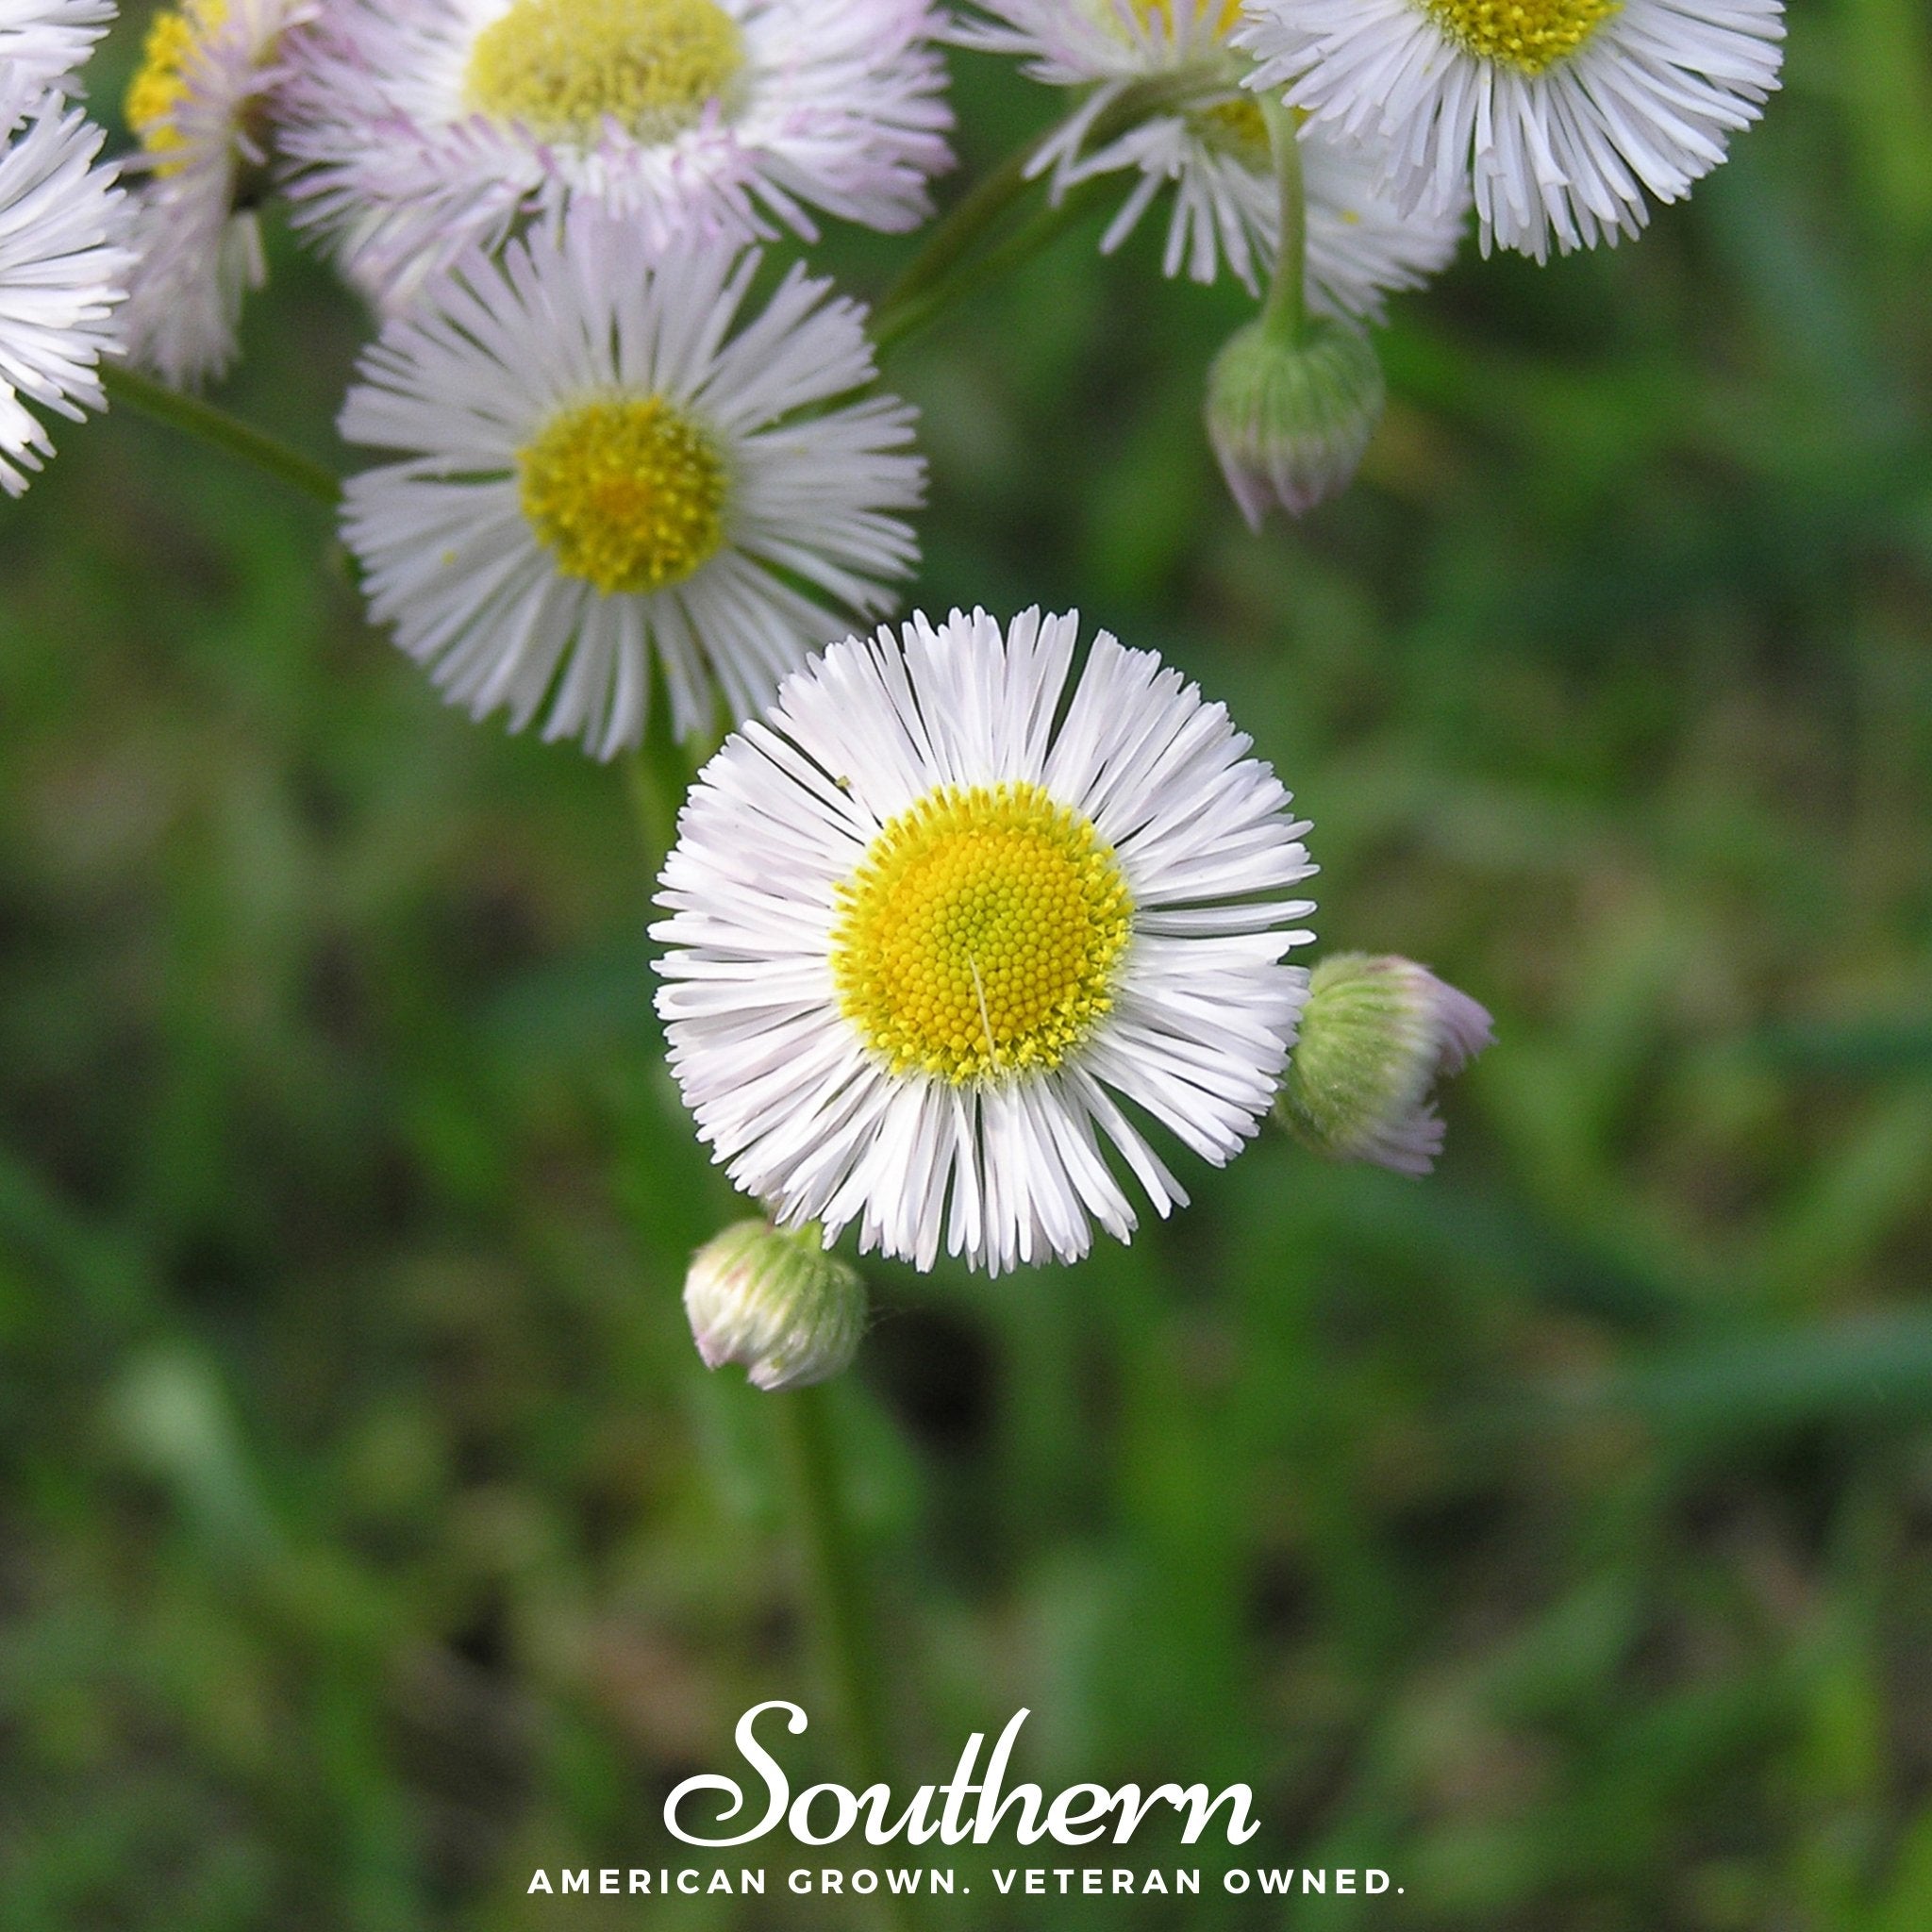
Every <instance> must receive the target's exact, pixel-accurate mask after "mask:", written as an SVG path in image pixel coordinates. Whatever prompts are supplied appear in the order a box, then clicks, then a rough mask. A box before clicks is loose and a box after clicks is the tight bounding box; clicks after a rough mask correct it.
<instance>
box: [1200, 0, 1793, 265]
mask: <svg viewBox="0 0 1932 1932" xmlns="http://www.w3.org/2000/svg"><path fill="white" fill-rule="evenodd" d="M1252 15H1253V17H1252V19H1251V20H1250V22H1249V24H1248V25H1247V26H1246V27H1245V28H1243V29H1242V31H1241V32H1240V33H1238V34H1237V35H1236V36H1235V37H1234V38H1235V40H1236V42H1237V43H1238V44H1240V45H1241V46H1244V47H1246V48H1247V50H1248V51H1249V52H1250V53H1252V54H1253V55H1254V56H1255V58H1256V61H1257V70H1256V74H1255V77H1254V82H1253V85H1255V86H1257V87H1270V88H1273V87H1285V88H1286V90H1287V94H1286V97H1287V99H1288V100H1289V101H1290V102H1291V103H1292V104H1293V105H1294V106H1295V107H1298V108H1302V109H1304V110H1305V111H1306V112H1307V113H1309V114H1311V115H1313V116H1314V117H1315V119H1316V121H1317V122H1319V123H1321V124H1322V125H1325V126H1327V127H1329V128H1331V129H1332V130H1334V131H1335V132H1336V133H1338V134H1340V135H1342V136H1344V137H1350V138H1360V139H1368V140H1371V141H1374V142H1379V143H1381V144H1383V145H1384V146H1386V148H1387V151H1388V154H1389V158H1390V178H1391V185H1392V187H1393V189H1394V191H1395V193H1396V196H1397V200H1398V203H1399V205H1400V206H1402V207H1403V208H1415V207H1418V206H1422V205H1425V204H1427V203H1429V202H1431V201H1433V202H1436V203H1438V204H1440V203H1441V202H1442V201H1443V200H1444V199H1445V198H1447V197H1449V196H1452V195H1460V194H1461V193H1462V192H1464V191H1465V189H1466V187H1467V186H1469V185H1470V184H1472V183H1473V185H1474V192H1475V205H1476V212H1477V214H1478V216H1479V217H1480V220H1481V229H1482V246H1483V252H1484V253H1485V254H1488V253H1489V250H1490V247H1491V242H1499V243H1500V244H1501V245H1502V246H1503V247H1505V248H1515V249H1520V250H1522V251H1523V252H1524V254H1526V255H1533V256H1534V257H1535V258H1537V259H1538V260H1539V261H1541V260H1544V259H1546V258H1547V257H1548V255H1549V250H1550V243H1551V241H1552V239H1554V240H1555V242H1556V244H1557V247H1558V248H1559V249H1561V250H1563V251H1565V252H1567V251H1569V250H1570V249H1573V248H1576V247H1592V246H1594V245H1595V244H1596V243H1597V242H1615V241H1616V239H1617V237H1618V236H1619V235H1620V234H1625V235H1634V234H1636V233H1637V231H1638V230H1639V229H1640V228H1641V226H1642V225H1643V224H1644V222H1645V221H1646V220H1647V219H1648V218H1649V209H1648V206H1647V204H1646V202H1645V200H1644V196H1645V193H1646V192H1648V193H1649V194H1651V195H1653V196H1655V197H1656V199H1657V200H1658V201H1676V200H1679V199H1680V198H1681V197H1682V196H1684V195H1686V194H1688V193H1689V192H1690V191H1691V183H1692V182H1693V181H1695V180H1697V179H1698V178H1699V177H1700V176H1701V175H1707V174H1708V173H1709V172H1710V170H1711V169H1712V168H1714V167H1716V166H1717V164H1718V163H1719V162H1720V161H1721V160H1723V159H1724V143H1725V141H1726V140H1727V138H1728V137H1729V136H1730V134H1731V133H1733V132H1734V131H1735V130H1736V129H1738V128H1740V127H1747V126H1749V125H1750V124H1751V123H1752V122H1753V121H1755V120H1757V116H1758V113H1759V111H1760V109H1761V108H1762V106H1763V103H1764V100H1765V97H1766V96H1767V95H1768V94H1769V93H1770V92H1772V90H1773V89H1774V88H1775V87H1776V86H1777V77H1778V66H1779V62H1780V60H1781V58H1782V47H1781V45H1780V42H1782V40H1783V37H1784V8H1783V6H1782V4H1781V0H1253V6H1252Z"/></svg>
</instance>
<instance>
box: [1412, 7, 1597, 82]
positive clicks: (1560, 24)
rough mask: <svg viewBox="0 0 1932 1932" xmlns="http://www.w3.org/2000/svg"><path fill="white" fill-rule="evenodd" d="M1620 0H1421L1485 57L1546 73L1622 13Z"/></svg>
mask: <svg viewBox="0 0 1932 1932" xmlns="http://www.w3.org/2000/svg"><path fill="white" fill-rule="evenodd" d="M1619 4H1620V0H1421V5H1422V8H1423V10H1424V12H1426V13H1427V14H1428V16H1429V17H1430V19H1432V20H1433V21H1434V22H1435V23H1436V25H1438V26H1440V27H1441V29H1442V31H1443V32H1444V33H1445V34H1447V35H1448V36H1449V38H1450V39H1451V40H1452V41H1454V42H1456V43H1457V46H1459V47H1462V48H1464V49H1466V50H1467V51H1468V52H1469V53H1472V54H1474V55H1475V56H1476V57H1477V58H1479V59H1483V60H1494V61H1496V62H1497V63H1498V64H1499V65H1501V66H1504V67H1513V68H1515V69H1516V71H1517V72H1518V73H1519V74H1541V72H1542V71H1543V69H1544V68H1546V67H1549V66H1551V65H1553V64H1554V63H1555V62H1557V61H1558V60H1562V59H1565V58H1568V57H1569V56H1570V55H1572V54H1574V53H1575V51H1576V50H1577V48H1579V47H1580V46H1582V45H1583V43H1584V42H1586V41H1587V40H1589V38H1590V37H1591V34H1593V33H1594V32H1595V31H1596V30H1597V28H1598V27H1600V26H1601V25H1603V24H1604V22H1605V21H1607V19H1608V18H1609V17H1610V15H1611V14H1613V13H1615V12H1616V11H1617V8H1618V6H1619Z"/></svg>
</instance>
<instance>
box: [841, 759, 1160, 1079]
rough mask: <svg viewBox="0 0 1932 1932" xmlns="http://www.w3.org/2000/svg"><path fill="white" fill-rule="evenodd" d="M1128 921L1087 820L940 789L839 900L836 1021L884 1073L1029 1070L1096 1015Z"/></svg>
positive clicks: (895, 825) (887, 834) (888, 830)
mask: <svg viewBox="0 0 1932 1932" xmlns="http://www.w3.org/2000/svg"><path fill="white" fill-rule="evenodd" d="M1133 912H1134V907H1133V900H1132V897H1131V896H1130V894H1129V893H1128V891H1127V882H1126V880H1125V878H1124V876H1123V874H1122V872H1121V868H1120V862H1119V860H1118V859H1117V858H1115V857H1114V854H1113V849H1112V847H1111V846H1108V845H1106V844H1104V843H1102V841H1101V839H1100V835H1099V833H1098V832H1096V831H1095V830H1094V827H1093V824H1092V822H1091V820H1089V819H1086V818H1083V817H1082V816H1081V815H1080V814H1079V813H1078V812H1075V811H1072V810H1069V809H1068V808H1067V807H1065V806H1063V805H1059V804H1057V803H1056V802H1055V801H1054V800H1053V799H1052V798H1050V797H1049V796H1048V795H1047V794H1046V792H1045V791H1042V790H1041V788H1040V787H1039V786H1038V785H1033V784H1027V783H1012V784H1004V785H995V786H991V787H987V786H979V785H975V786H974V787H972V788H971V789H970V790H966V789H962V788H960V787H958V786H942V787H941V788H940V789H939V790H938V791H931V792H928V793H927V794H926V796H925V797H924V798H922V799H921V800H920V801H919V803H918V804H917V805H914V806H913V807H911V808H909V809H908V810H906V811H903V812H901V813H900V814H899V815H898V816H897V817H896V818H894V819H892V820H891V822H890V823H888V824H886V825H885V826H884V827H883V828H882V829H881V831H880V832H879V834H878V836H877V837H876V838H875V839H874V841H872V844H871V845H870V846H869V847H868V848H867V850H866V854H865V857H864V858H863V859H862V860H861V861H860V863H859V866H858V871H857V872H856V873H854V874H853V875H852V877H851V878H850V879H848V880H847V881H846V882H845V883H844V884H843V885H841V887H840V888H839V892H838V921H837V924H836V925H835V927H834V929H833V933H832V977H833V981H834V983H835V985H836V986H837V988H838V991H839V1003H840V1007H841V1009H842V1011H843V1012H844V1014H845V1017H846V1018H847V1019H848V1020H850V1021H851V1022H852V1024H854V1025H855V1026H857V1027H858V1031H859V1033H860V1034H861V1035H862V1036H863V1038H864V1040H865V1042H866V1044H867V1045H868V1046H870V1047H871V1048H872V1049H873V1051H874V1053H876V1054H879V1055H881V1056H883V1057H884V1058H886V1059H887V1060H889V1061H890V1062H891V1068H892V1071H893V1072H894V1073H896V1074H909V1073H915V1072H916V1073H924V1074H933V1075H935V1076H937V1077H938V1078H940V1079H943V1080H948V1081H951V1082H952V1083H953V1084H954V1085H955V1086H964V1085H967V1084H968V1083H972V1082H985V1081H989V1080H995V1079H999V1078H1002V1077H1004V1076H1008V1075H1010V1074H1019V1073H1024V1072H1027V1071H1033V1072H1043V1071H1046V1070H1048V1069H1051V1068H1054V1067H1057V1066H1058V1065H1059V1064H1060V1062H1061V1061H1062V1060H1064V1059H1065V1058H1066V1057H1067V1056H1068V1055H1069V1054H1070V1053H1071V1052H1073V1050H1074V1048H1075V1047H1076V1046H1077V1045H1078V1044H1079V1043H1080V1041H1082V1040H1083V1039H1085V1038H1086V1036H1087V1035H1088V1034H1089V1033H1090V1032H1091V1030H1092V1027H1093V1025H1094V1024H1095V1023H1096V1022H1097V1021H1098V1020H1099V1019H1100V1017H1101V1016H1102V1015H1103V1014H1104V1013H1106V1012H1107V1011H1108V1008H1110V1007H1111V1005H1112V1003H1113V991H1112V990H1113V981H1114V974H1115V971H1116V969H1117V968H1118V967H1119V965H1120V962H1121V956H1122V954H1123V953H1124V951H1125V949H1126V944H1127V939H1128V936H1129V933H1130V931H1131V929H1132V923H1133Z"/></svg>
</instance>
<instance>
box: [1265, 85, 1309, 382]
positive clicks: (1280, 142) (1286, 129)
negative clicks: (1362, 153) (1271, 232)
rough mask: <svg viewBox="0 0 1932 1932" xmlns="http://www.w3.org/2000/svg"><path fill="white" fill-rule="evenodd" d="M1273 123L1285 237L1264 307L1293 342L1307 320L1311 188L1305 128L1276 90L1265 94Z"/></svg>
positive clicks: (1274, 328) (1281, 335) (1268, 320)
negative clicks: (1305, 178)
mask: <svg viewBox="0 0 1932 1932" xmlns="http://www.w3.org/2000/svg"><path fill="white" fill-rule="evenodd" d="M1259 99H1260V103H1261V113H1262V115H1263V117H1264V118H1265V119H1266V121H1267V123H1268V142H1269V145H1270V146H1271V147H1272V148H1273V149H1274V182H1275V188H1276V191H1277V192H1278V193H1279V194H1280V196H1281V241H1280V244H1279V248H1278V251H1277V253H1276V255H1275V258H1274V278H1273V279H1272V280H1271V281H1270V282H1269V284H1268V299H1267V301H1266V302H1265V303H1263V304H1262V307H1261V325H1262V326H1263V327H1264V328H1265V329H1267V330H1268V331H1269V333H1270V334H1271V335H1273V336H1274V337H1275V338H1276V339H1277V340H1278V341H1283V342H1287V343H1289V344H1291V345H1292V344H1294V343H1297V342H1299V341H1301V339H1302V332H1303V330H1304V329H1305V328H1306V326H1307V319H1308V312H1307V291H1306V283H1307V254H1308V208H1307V190H1306V189H1305V188H1304V187H1303V184H1302V143H1301V132H1300V130H1299V128H1297V127H1296V125H1295V119H1294V116H1293V114H1292V113H1291V112H1290V111H1289V109H1288V108H1285V107H1284V106H1283V105H1282V104H1281V102H1280V101H1279V100H1278V99H1276V98H1275V96H1274V95H1273V94H1262V95H1260V96H1259Z"/></svg>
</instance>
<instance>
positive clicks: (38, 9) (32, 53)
mask: <svg viewBox="0 0 1932 1932" xmlns="http://www.w3.org/2000/svg"><path fill="white" fill-rule="evenodd" d="M113 18H114V8H113V0H0V75H4V76H5V85H6V86H7V87H8V89H9V90H11V91H13V92H16V93H17V94H18V95H20V96H21V97H23V98H25V97H30V96H32V95H34V94H38V93H40V92H42V90H43V89H45V88H58V90H59V91H60V92H62V93H72V92H75V88H74V80H75V75H76V74H77V73H78V71H79V69H80V66H81V63H82V62H83V61H84V60H86V58H87V57H88V56H89V55H90V54H91V53H92V51H93V44H94V42H96V41H97V40H99V39H100V37H101V36H102V35H103V34H104V33H106V32H107V30H108V23H109V22H110V21H111V20H112V19H113Z"/></svg>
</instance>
